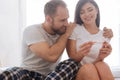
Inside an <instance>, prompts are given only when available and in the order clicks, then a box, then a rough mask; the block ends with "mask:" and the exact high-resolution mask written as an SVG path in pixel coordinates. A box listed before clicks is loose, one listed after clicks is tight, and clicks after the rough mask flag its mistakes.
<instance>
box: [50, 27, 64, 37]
mask: <svg viewBox="0 0 120 80" xmlns="http://www.w3.org/2000/svg"><path fill="white" fill-rule="evenodd" d="M64 28H65V31H60V30H59V29H54V28H52V30H53V31H54V32H55V33H56V34H58V35H62V34H64V33H65V32H66V27H65V26H64Z"/></svg>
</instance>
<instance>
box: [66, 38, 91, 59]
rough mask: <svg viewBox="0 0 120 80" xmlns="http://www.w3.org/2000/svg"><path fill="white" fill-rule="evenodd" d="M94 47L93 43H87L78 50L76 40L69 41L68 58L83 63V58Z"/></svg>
mask: <svg viewBox="0 0 120 80" xmlns="http://www.w3.org/2000/svg"><path fill="white" fill-rule="evenodd" d="M92 45H93V42H86V43H84V44H82V45H80V49H79V50H78V51H77V49H76V40H71V39H69V40H68V42H67V47H66V48H67V53H68V56H69V57H70V58H72V59H74V60H76V61H81V60H82V58H83V57H84V56H85V55H87V54H88V53H89V51H90V49H91V47H92Z"/></svg>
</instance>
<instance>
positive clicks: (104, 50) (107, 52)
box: [97, 42, 112, 61]
mask: <svg viewBox="0 0 120 80" xmlns="http://www.w3.org/2000/svg"><path fill="white" fill-rule="evenodd" d="M111 51H112V47H111V45H110V44H109V43H108V42H104V43H103V46H102V48H101V49H100V52H99V56H98V58H97V61H102V60H104V58H106V57H107V56H108V55H110V53H111Z"/></svg>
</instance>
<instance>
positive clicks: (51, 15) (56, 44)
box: [0, 0, 90, 80]
mask: <svg viewBox="0 0 120 80" xmlns="http://www.w3.org/2000/svg"><path fill="white" fill-rule="evenodd" d="M44 14H45V21H44V22H43V23H42V24H36V25H32V26H29V27H27V28H26V29H25V31H24V33H23V47H22V48H23V62H22V65H21V67H14V68H12V69H9V70H6V71H4V72H3V73H2V74H1V75H0V80H4V79H7V80H72V79H74V78H75V76H76V73H77V71H78V68H79V66H78V63H77V62H76V61H74V60H73V59H68V60H65V61H63V62H61V63H59V61H60V58H61V55H62V53H63V51H64V49H65V47H66V43H67V40H68V38H69V36H70V35H71V33H72V30H73V29H74V26H75V24H74V23H70V24H68V21H67V20H68V18H69V13H68V9H67V7H66V4H65V3H64V2H63V1H62V0H51V1H49V2H48V3H46V5H45V8H44ZM88 49H90V48H88Z"/></svg>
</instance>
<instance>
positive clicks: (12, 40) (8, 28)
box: [0, 0, 21, 66]
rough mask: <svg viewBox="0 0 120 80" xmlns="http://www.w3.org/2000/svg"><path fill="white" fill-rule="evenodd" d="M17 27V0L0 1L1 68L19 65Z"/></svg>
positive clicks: (18, 34)
mask: <svg viewBox="0 0 120 80" xmlns="http://www.w3.org/2000/svg"><path fill="white" fill-rule="evenodd" d="M19 27H20V26H19V0H0V63H1V66H15V65H19V64H20V58H21V57H20V53H21V52H20V51H21V50H20V31H19V30H20V29H19ZM13 61H14V62H13Z"/></svg>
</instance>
